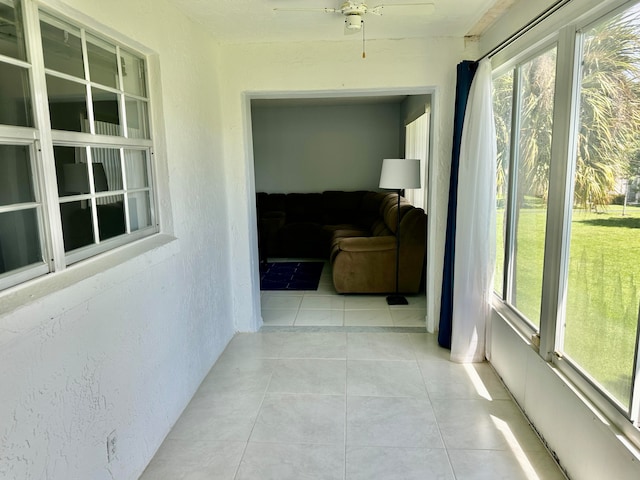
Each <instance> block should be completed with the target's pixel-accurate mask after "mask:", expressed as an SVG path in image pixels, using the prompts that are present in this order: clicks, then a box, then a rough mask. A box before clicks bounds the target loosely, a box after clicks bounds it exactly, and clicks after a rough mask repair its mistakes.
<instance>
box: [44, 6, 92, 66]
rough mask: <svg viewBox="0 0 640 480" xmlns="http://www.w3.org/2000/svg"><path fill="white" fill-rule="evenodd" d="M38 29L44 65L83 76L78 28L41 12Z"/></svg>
mask: <svg viewBox="0 0 640 480" xmlns="http://www.w3.org/2000/svg"><path fill="white" fill-rule="evenodd" d="M40 30H41V32H42V50H43V53H44V66H45V67H46V68H50V69H51V70H55V71H57V72H62V73H66V74H68V75H73V76H74V77H78V78H84V65H83V62H82V43H81V41H80V30H79V29H78V28H76V27H72V26H71V25H69V24H67V23H65V22H62V21H61V20H57V19H54V18H53V17H50V16H48V15H46V14H43V13H41V14H40Z"/></svg>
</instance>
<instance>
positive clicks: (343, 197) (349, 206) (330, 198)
mask: <svg viewBox="0 0 640 480" xmlns="http://www.w3.org/2000/svg"><path fill="white" fill-rule="evenodd" d="M365 193H366V192H362V191H355V192H343V191H337V190H327V191H325V192H322V209H323V214H324V216H323V221H322V223H323V224H325V225H339V224H349V223H350V224H354V223H356V222H357V219H358V214H359V212H360V207H361V205H362V197H363V196H364V194H365Z"/></svg>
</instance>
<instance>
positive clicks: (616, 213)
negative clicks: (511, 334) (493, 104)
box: [564, 7, 640, 408]
mask: <svg viewBox="0 0 640 480" xmlns="http://www.w3.org/2000/svg"><path fill="white" fill-rule="evenodd" d="M635 10H638V8H637V7H635ZM582 51H583V57H582V79H581V80H582V81H581V91H580V93H581V104H580V123H579V130H578V138H577V147H578V148H577V157H576V159H575V161H576V165H575V178H574V192H575V193H574V199H573V216H572V224H571V243H570V254H569V274H568V287H567V300H566V313H565V336H564V353H565V355H566V356H567V357H569V358H571V359H572V360H573V361H575V362H576V363H577V364H579V366H580V367H582V368H583V369H584V370H585V371H586V372H587V374H588V375H589V376H591V378H593V379H595V381H596V382H597V383H598V384H600V385H601V386H602V387H603V388H604V389H605V390H607V391H608V392H609V393H610V394H612V395H613V396H614V397H615V398H616V399H617V400H618V401H619V402H620V403H621V404H622V405H624V406H625V407H627V408H628V407H629V402H630V398H631V392H632V388H633V385H632V380H633V371H634V355H635V346H636V334H637V328H638V304H639V303H640V275H638V264H639V261H640V254H639V252H640V249H639V248H638V245H640V207H639V206H638V204H639V200H640V194H639V192H640V189H639V186H640V182H639V181H638V180H639V179H640V163H639V162H638V158H639V157H638V152H639V151H640V140H639V138H640V136H639V135H638V132H639V129H640V123H639V122H640V120H639V119H638V113H637V112H638V111H640V96H639V94H638V92H640V15H639V14H638V13H637V12H636V11H634V9H632V10H629V11H627V12H626V13H624V14H622V15H620V16H617V17H614V18H613V19H609V20H607V21H604V22H602V23H600V24H598V25H597V26H595V27H593V28H592V29H590V30H588V31H587V32H586V33H585V34H584V37H583V49H582ZM625 204H626V205H625Z"/></svg>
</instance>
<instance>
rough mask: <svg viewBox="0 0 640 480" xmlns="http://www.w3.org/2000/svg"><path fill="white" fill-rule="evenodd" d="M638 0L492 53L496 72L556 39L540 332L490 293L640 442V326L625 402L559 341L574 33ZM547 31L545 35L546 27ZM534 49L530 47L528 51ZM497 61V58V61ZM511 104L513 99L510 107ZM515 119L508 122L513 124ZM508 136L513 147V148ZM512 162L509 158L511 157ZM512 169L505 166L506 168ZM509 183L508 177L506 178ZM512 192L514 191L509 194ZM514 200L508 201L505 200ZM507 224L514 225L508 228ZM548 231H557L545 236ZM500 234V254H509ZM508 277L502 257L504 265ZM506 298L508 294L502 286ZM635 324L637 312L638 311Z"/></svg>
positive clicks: (573, 120)
mask: <svg viewBox="0 0 640 480" xmlns="http://www.w3.org/2000/svg"><path fill="white" fill-rule="evenodd" d="M637 3H640V2H638V1H637V0H627V1H625V0H614V1H612V2H608V4H605V5H599V6H598V7H596V8H594V9H593V10H591V11H589V12H586V13H583V14H581V15H577V16H576V15H574V16H573V17H572V18H571V19H569V17H567V20H566V21H565V22H564V26H561V27H558V25H562V24H560V23H559V22H556V23H555V24H550V25H549V26H548V27H547V29H546V30H542V31H537V32H535V33H532V34H530V35H527V36H526V37H528V38H534V39H535V38H538V42H535V40H534V43H533V45H532V46H530V47H523V46H522V45H523V44H522V41H521V42H519V43H517V44H515V45H512V46H511V47H507V48H506V49H505V50H504V51H503V52H501V53H500V54H498V55H496V56H495V57H494V59H493V60H494V65H493V67H494V78H496V77H499V76H500V75H502V74H504V73H505V72H506V71H508V70H511V69H514V68H515V66H516V65H519V64H522V63H525V62H526V61H527V59H528V58H531V56H532V55H535V52H541V51H543V50H544V48H545V47H544V46H543V47H540V45H544V44H545V43H546V42H548V41H549V39H551V38H554V37H555V38H557V42H558V51H557V65H556V88H555V102H554V104H555V107H554V118H553V141H552V154H551V155H552V160H551V165H550V169H551V171H550V174H549V175H550V184H549V201H548V206H547V208H548V211H547V225H546V232H547V234H546V238H545V253H544V272H543V287H542V309H541V318H540V330H539V332H538V331H536V329H535V328H533V326H532V325H531V324H530V322H528V321H527V320H525V319H523V318H522V316H521V314H519V312H517V311H516V310H515V309H514V308H512V307H511V306H510V305H508V304H507V303H506V302H505V301H503V299H502V298H501V297H499V296H498V295H497V294H496V295H494V297H493V306H494V309H495V310H496V311H497V312H498V313H499V314H500V315H501V316H503V317H504V318H505V319H506V320H507V321H508V322H509V323H510V324H511V325H513V326H514V327H515V328H516V329H517V330H518V331H519V332H520V333H521V334H523V336H524V337H525V338H529V339H531V343H532V345H533V346H534V348H536V349H538V350H539V355H540V356H541V357H542V358H543V359H544V360H545V361H547V362H548V363H549V364H550V365H552V366H553V367H555V368H556V369H557V371H558V372H559V373H560V374H561V375H562V376H564V377H565V379H567V381H568V382H569V384H572V385H573V386H574V387H575V391H576V394H577V395H578V396H580V397H582V398H584V399H586V401H587V402H588V403H590V404H591V405H592V406H593V407H595V409H597V410H599V411H600V412H602V413H598V412H597V410H594V413H595V414H596V415H604V416H605V417H606V420H605V422H607V423H609V422H610V423H612V424H613V425H614V426H615V427H616V428H617V429H618V430H619V431H620V432H621V433H622V434H623V435H624V437H625V438H626V439H628V441H630V442H631V443H632V444H633V445H635V447H636V448H640V328H639V329H638V331H637V335H636V337H637V338H636V352H635V357H634V365H635V371H634V372H633V375H634V377H633V381H634V383H633V387H632V389H633V394H632V395H633V396H632V402H631V405H630V407H629V408H628V409H627V408H626V407H623V406H622V405H620V404H619V403H618V402H617V401H616V400H615V399H614V398H613V397H612V396H610V395H608V394H607V393H606V392H604V391H603V390H602V389H600V388H599V387H598V386H597V385H596V384H595V383H594V382H593V381H592V380H591V379H590V378H589V375H588V374H587V373H586V372H584V371H582V369H581V368H580V366H579V365H575V364H573V363H572V362H571V361H570V360H568V359H567V358H565V357H563V356H562V354H561V353H560V351H561V349H562V342H563V335H564V331H563V324H564V302H565V297H566V296H565V292H566V289H567V282H568V279H567V273H568V262H569V243H570V233H571V208H572V199H573V193H574V192H573V188H574V185H573V177H574V173H575V172H574V169H575V153H576V145H575V142H576V138H577V137H576V129H577V128H578V123H579V118H578V108H579V95H580V88H579V86H580V81H579V75H580V68H579V67H580V65H579V63H580V62H579V59H580V54H581V52H580V49H581V42H580V41H578V40H579V35H580V32H581V31H584V30H586V29H588V28H589V27H590V26H592V25H594V24H596V23H598V22H601V21H603V20H605V19H606V18H608V17H611V16H614V15H616V14H618V13H620V12H622V11H624V10H626V9H628V8H630V7H631V6H633V5H634V4H637ZM545 32H546V33H545ZM531 52H534V53H531ZM495 60H498V61H497V62H496V61H495ZM513 111H514V115H515V112H516V111H517V110H516V106H515V102H514V107H513ZM512 125H513V123H512ZM514 147H515V146H514V145H513V142H512V145H511V149H512V150H513V149H514ZM511 161H513V160H511ZM511 172H512V170H510V174H511ZM510 181H511V180H510ZM510 193H511V192H510ZM509 201H511V200H509ZM509 228H511V227H509ZM549 232H561V233H560V234H558V233H556V234H554V235H550V234H549ZM506 242H507V240H506V239H505V256H506V255H507V253H506V252H507V245H506ZM504 272H505V277H506V275H507V260H506V259H505V266H504ZM504 290H505V291H503V298H508V297H507V293H506V285H505V288H504ZM638 322H639V327H640V312H639V320H638Z"/></svg>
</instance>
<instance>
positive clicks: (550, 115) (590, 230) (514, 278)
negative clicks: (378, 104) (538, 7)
mask: <svg viewBox="0 0 640 480" xmlns="http://www.w3.org/2000/svg"><path fill="white" fill-rule="evenodd" d="M584 21H585V22H589V23H585V24H584V25H577V24H576V25H567V26H565V27H563V31H562V32H561V34H560V35H558V36H557V38H558V41H557V43H556V45H555V46H554V47H553V48H551V49H548V48H547V49H546V50H545V49H544V47H542V49H538V50H537V53H534V54H528V56H527V57H526V59H524V60H522V61H519V59H515V60H514V61H513V64H512V65H509V64H507V65H504V66H496V65H494V66H495V67H497V68H498V69H497V70H496V75H495V77H494V99H493V102H494V112H495V115H494V117H495V121H496V134H497V153H498V162H497V163H498V171H497V180H498V182H497V188H498V191H497V200H498V201H497V206H496V207H497V213H498V217H497V218H498V241H497V251H498V258H497V261H496V262H497V263H496V279H495V285H494V289H495V292H496V298H497V300H496V301H498V302H501V303H502V304H503V306H504V307H506V308H503V309H501V311H504V312H507V315H508V316H509V318H511V319H512V320H513V323H514V324H515V325H517V326H518V327H519V328H520V329H521V330H522V331H524V332H525V333H528V334H531V335H533V336H536V335H537V336H538V338H539V340H540V355H541V356H542V357H544V358H545V360H547V361H549V362H551V363H553V364H554V365H556V366H557V367H558V368H559V369H560V370H562V371H563V372H564V373H565V374H567V376H569V377H570V378H572V379H574V381H576V382H578V385H579V386H580V388H581V390H582V391H583V392H586V394H587V395H588V396H589V397H590V398H591V399H592V400H593V401H594V402H595V403H596V404H597V405H599V406H601V407H602V408H603V409H605V410H606V411H607V412H608V413H609V414H610V415H609V416H610V418H615V419H616V421H615V423H616V425H617V426H618V427H619V428H620V429H621V430H623V431H624V432H626V433H629V432H630V431H629V428H631V433H630V434H629V438H632V439H634V442H635V443H636V445H639V446H640V432H638V430H637V427H638V426H639V423H640V375H638V374H639V373H640V328H639V322H640V274H639V273H638V265H639V264H640V187H639V186H638V185H640V3H636V5H635V6H632V7H630V8H629V7H627V8H626V9H624V10H618V11H614V12H611V13H609V14H607V15H605V16H600V18H597V19H595V20H594V19H591V20H584ZM570 39H571V40H570ZM574 40H575V43H574ZM561 54H562V55H563V58H565V59H570V61H566V62H565V63H566V64H564V63H563V64H562V65H559V64H558V65H557V62H556V59H557V58H558V57H559V56H560V55H561ZM505 67H506V68H505ZM556 70H557V71H558V72H560V71H561V70H562V74H560V73H558V75H556ZM501 220H502V221H501ZM560 226H562V227H560ZM545 250H547V251H545ZM522 320H524V322H522ZM630 426H631V427H630ZM633 426H635V427H636V428H635V429H634V428H633Z"/></svg>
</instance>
